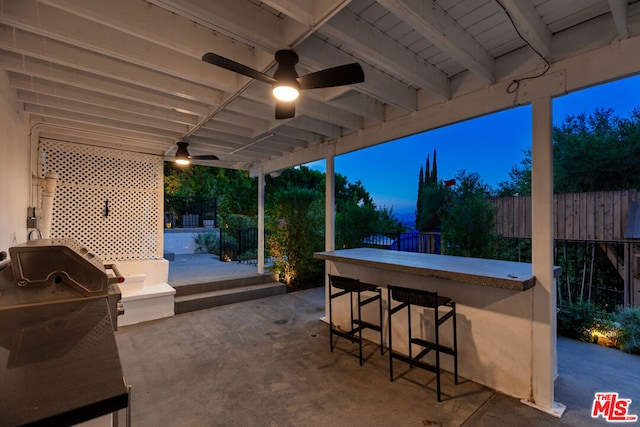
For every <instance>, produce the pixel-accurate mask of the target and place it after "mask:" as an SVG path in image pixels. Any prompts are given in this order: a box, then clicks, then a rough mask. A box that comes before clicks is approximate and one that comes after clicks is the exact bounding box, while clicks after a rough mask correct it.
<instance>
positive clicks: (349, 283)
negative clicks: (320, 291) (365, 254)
mask: <svg viewBox="0 0 640 427" xmlns="http://www.w3.org/2000/svg"><path fill="white" fill-rule="evenodd" d="M334 288H336V289H339V291H338V292H335V293H334V292H333V289H334ZM363 292H367V293H373V294H374V295H373V296H370V297H368V298H366V299H364V300H363V299H362V298H361V295H362V293H363ZM346 294H349V298H350V300H349V306H350V307H351V326H350V327H351V330H349V331H342V330H340V329H337V328H335V327H334V326H333V300H334V299H335V298H338V297H340V296H343V295H346ZM354 294H356V296H357V302H358V303H357V306H358V317H357V318H354V317H353V305H354V304H353V295H354ZM365 296H366V295H365ZM375 301H378V311H379V314H380V318H379V319H380V321H379V324H377V325H376V324H375V323H371V322H367V321H365V320H362V307H364V306H365V305H367V304H371V303H372V302H375ZM366 328H369V329H373V330H374V331H379V332H380V353H381V354H382V351H383V347H382V290H381V289H380V288H379V287H378V286H376V285H372V284H369V283H362V282H360V280H358V279H352V278H350V277H343V276H334V275H331V274H329V340H330V341H331V351H332V352H333V336H334V335H338V336H340V337H342V338H346V339H348V340H350V341H351V342H352V343H354V342H357V343H358V346H359V355H360V365H361V366H362V363H363V360H362V330H363V329H366Z"/></svg>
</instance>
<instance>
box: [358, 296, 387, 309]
mask: <svg viewBox="0 0 640 427" xmlns="http://www.w3.org/2000/svg"><path fill="white" fill-rule="evenodd" d="M381 298H382V296H381V295H380V294H377V295H374V296H372V297H370V298H367V299H365V300H362V301H360V307H364V306H365V305H367V304H369V303H372V302H374V301H378V300H379V299H381Z"/></svg>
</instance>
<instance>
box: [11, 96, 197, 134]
mask: <svg viewBox="0 0 640 427" xmlns="http://www.w3.org/2000/svg"><path fill="white" fill-rule="evenodd" d="M17 98H18V100H19V101H20V102H24V103H25V104H32V105H40V106H45V107H51V108H55V109H58V110H64V111H70V112H77V113H81V114H86V115H90V116H95V117H98V118H101V119H111V120H116V121H119V122H123V123H131V124H136V125H142V126H148V127H153V128H156V129H164V130H167V131H170V132H177V133H180V132H183V133H186V132H188V131H189V126H187V125H184V124H180V123H175V122H172V121H169V120H165V119H162V118H158V117H149V116H143V115H140V114H136V113H132V112H129V111H122V110H119V109H113V108H106V107H103V106H100V105H92V104H87V103H85V102H79V101H74V100H70V99H65V98H58V97H55V96H51V95H44V94H37V93H34V92H30V91H26V90H23V89H18V91H17Z"/></svg>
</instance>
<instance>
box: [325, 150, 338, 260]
mask: <svg viewBox="0 0 640 427" xmlns="http://www.w3.org/2000/svg"><path fill="white" fill-rule="evenodd" d="M325 169H326V181H325V221H324V230H325V234H324V250H325V251H332V250H334V249H335V247H336V241H335V237H336V226H335V219H336V176H335V156H334V155H333V154H330V155H328V156H327V158H326V167H325Z"/></svg>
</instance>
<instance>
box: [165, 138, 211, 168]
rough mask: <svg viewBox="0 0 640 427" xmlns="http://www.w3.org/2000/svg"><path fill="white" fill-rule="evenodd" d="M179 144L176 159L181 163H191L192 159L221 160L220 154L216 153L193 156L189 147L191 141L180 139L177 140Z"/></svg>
mask: <svg viewBox="0 0 640 427" xmlns="http://www.w3.org/2000/svg"><path fill="white" fill-rule="evenodd" d="M176 145H177V146H178V150H177V151H176V157H175V161H176V163H177V164H179V165H188V164H189V163H191V160H220V159H219V158H218V156H216V155H214V154H205V155H201V156H192V155H190V154H189V151H188V150H187V147H188V146H189V143H188V142H186V141H178V142H176Z"/></svg>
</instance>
